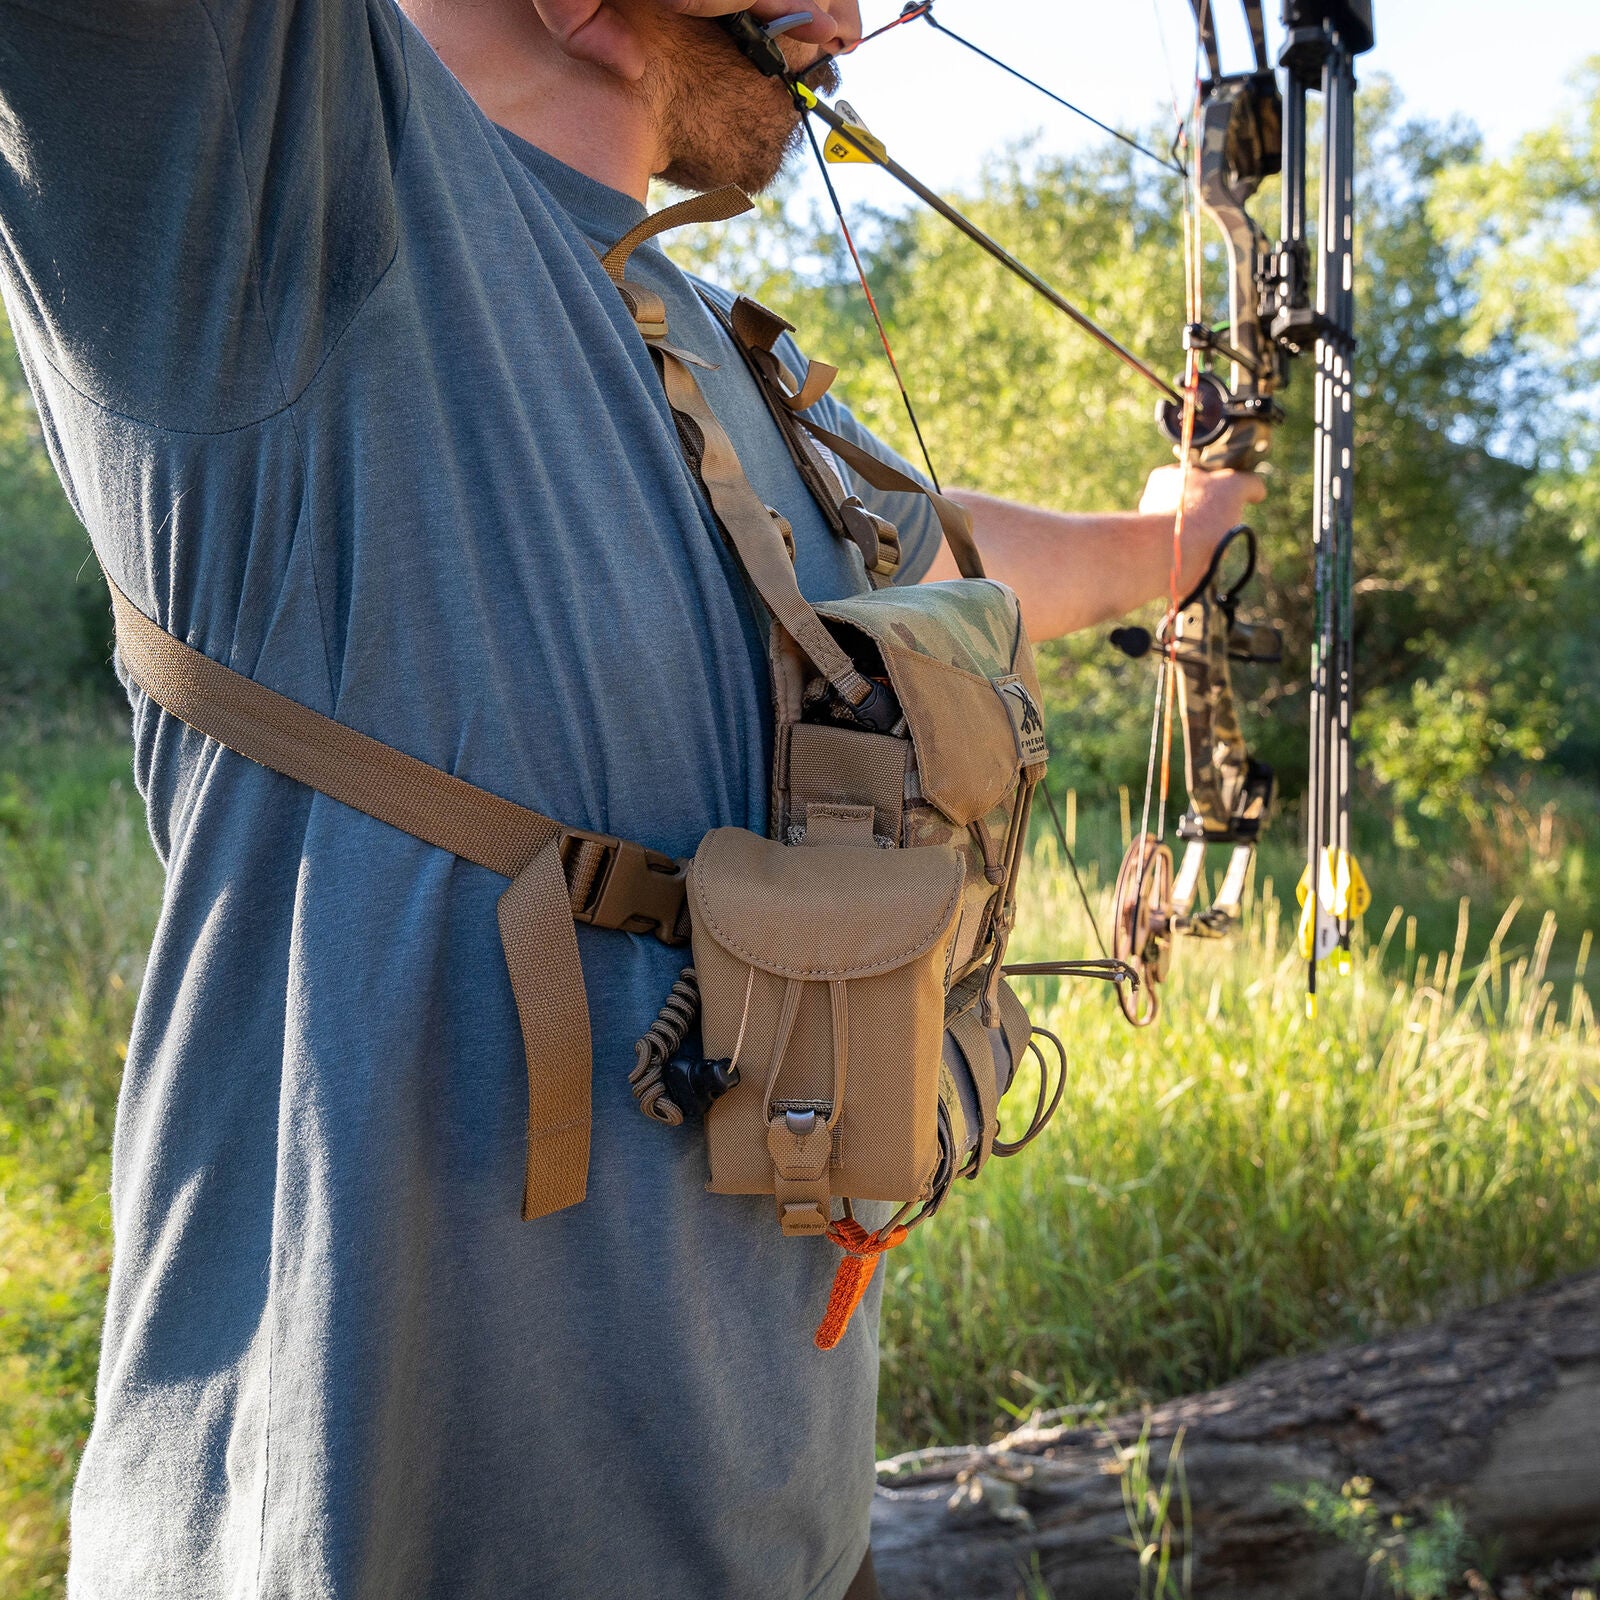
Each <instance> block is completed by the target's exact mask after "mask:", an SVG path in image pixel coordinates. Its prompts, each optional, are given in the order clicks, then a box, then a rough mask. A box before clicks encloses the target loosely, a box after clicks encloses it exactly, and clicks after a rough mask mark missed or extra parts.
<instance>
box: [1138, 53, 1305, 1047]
mask: <svg viewBox="0 0 1600 1600" xmlns="http://www.w3.org/2000/svg"><path fill="white" fill-rule="evenodd" d="M1196 146H1197V150H1196V161H1197V171H1196V174H1195V187H1196V191H1197V197H1198V202H1199V208H1200V210H1201V212H1202V213H1203V214H1204V215H1205V216H1207V217H1209V218H1210V219H1211V221H1212V222H1213V223H1215V225H1216V227H1217V229H1218V231H1219V232H1220V233H1221V235H1222V238H1223V242H1224V245H1225V247H1226V252H1227V268H1228V329H1227V333H1226V335H1223V334H1221V333H1219V332H1217V331H1216V330H1214V329H1212V328H1210V327H1208V326H1206V325H1205V324H1203V323H1199V322H1195V323H1191V324H1190V325H1189V326H1188V327H1187V328H1186V329H1185V330H1184V348H1185V349H1186V350H1187V351H1192V352H1194V353H1195V360H1196V363H1197V364H1196V370H1195V379H1194V384H1193V386H1192V389H1191V390H1190V396H1191V398H1190V401H1189V403H1190V404H1192V406H1193V408H1194V415H1193V418H1192V420H1191V421H1189V433H1188V436H1187V437H1188V441H1189V444H1190V464H1191V465H1192V466H1193V467H1196V468H1199V469H1200V470H1203V471H1217V470H1221V469H1224V468H1234V469H1239V470H1250V469H1251V468H1254V467H1255V466H1257V465H1258V464H1259V463H1260V462H1261V461H1262V459H1263V458H1264V457H1265V455H1266V453H1267V451H1268V449H1269V448H1270V446H1271V443H1272V431H1273V429H1274V427H1276V426H1277V424H1278V423H1279V422H1281V421H1282V420H1283V411H1282V408H1281V407H1280V406H1279V404H1278V402H1277V399H1276V398H1275V393H1276V390H1277V389H1278V387H1279V385H1280V384H1281V383H1282V382H1283V379H1284V371H1283V364H1282V361H1283V358H1282V356H1281V354H1280V352H1279V349H1278V347H1277V345H1276V344H1275V343H1274V341H1273V339H1272V337H1271V335H1270V333H1269V332H1268V330H1267V328H1266V327H1265V324H1264V318H1263V305H1262V299H1263V291H1262V285H1263V280H1264V274H1263V265H1264V262H1265V260H1266V257H1267V254H1268V247H1267V240H1266V236H1265V235H1264V234H1263V232H1262V230H1261V228H1260V227H1259V226H1258V225H1257V223H1256V221H1255V219H1254V218H1253V217H1252V216H1251V215H1250V213H1249V211H1248V210H1247V209H1246V204H1247V202H1248V201H1249V199H1250V197H1251V196H1252V195H1253V194H1254V193H1255V192H1256V190H1257V189H1258V188H1259V187H1260V185H1261V182H1262V180H1263V179H1265V178H1267V177H1269V176H1270V175H1272V174H1273V173H1275V172H1277V171H1278V170H1279V168H1280V165H1281V159H1282V100H1281V97H1280V95H1279V91H1278V84H1277V79H1276V76H1275V75H1274V74H1273V73H1272V72H1270V71H1257V72H1253V73H1242V74H1239V75H1237V76H1234V77H1229V78H1213V80H1212V81H1211V82H1210V84H1208V85H1207V87H1206V90H1205V93H1204V95H1203V98H1202V100H1201V103H1200V107H1199V113H1198V118H1197V130H1196ZM1196 248H1198V241H1196ZM1219 362H1221V363H1226V365H1227V368H1228V380H1227V382H1224V381H1223V379H1222V377H1220V376H1219V375H1218V373H1217V371H1216V365H1217V363H1219ZM1157 419H1158V421H1159V422H1160V424H1161V426H1162V429H1163V431H1165V432H1166V433H1167V435H1168V437H1170V438H1171V439H1172V440H1173V441H1174V443H1175V444H1178V445H1179V447H1180V448H1182V445H1183V442H1184V441H1185V437H1186V436H1185V422H1186V420H1189V419H1186V418H1185V415H1184V407H1183V406H1181V405H1174V404H1173V403H1172V402H1171V401H1163V402H1162V403H1161V405H1160V406H1159V408H1158V411H1157ZM1241 541H1242V542H1243V543H1244V545H1245V547H1246V549H1247V552H1248V557H1247V563H1246V566H1245V569H1244V571H1243V573H1242V575H1241V576H1240V577H1238V578H1237V579H1236V580H1234V581H1233V583H1232V584H1230V585H1229V586H1228V587H1226V588H1224V587H1223V580H1222V568H1223V558H1224V556H1225V554H1226V552H1227V551H1228V550H1229V549H1230V547H1232V546H1233V545H1234V544H1236V543H1239V542H1241ZM1255 564H1256V537H1255V534H1254V532H1253V531H1252V530H1251V529H1249V528H1248V527H1244V526H1242V525H1241V526H1240V527H1237V528H1235V529H1233V530H1232V531H1231V532H1230V533H1229V534H1228V535H1227V537H1226V538H1225V539H1224V540H1223V541H1222V543H1221V544H1220V545H1219V546H1218V548H1217V552H1216V554H1215V556H1214V557H1213V559H1212V562H1211V565H1210V568H1209V570H1208V571H1207V573H1206V575H1205V577H1204V578H1203V579H1202V580H1201V582H1200V583H1199V584H1198V585H1197V586H1196V588H1195V589H1194V590H1193V592H1192V593H1190V594H1189V595H1188V596H1186V597H1185V598H1183V599H1182V600H1180V601H1178V602H1177V603H1176V604H1175V605H1174V606H1173V608H1172V610H1171V611H1170V612H1169V613H1168V615H1167V617H1166V618H1165V619H1164V620H1163V622H1162V624H1161V626H1160V628H1159V629H1158V630H1157V631H1156V634H1155V637H1154V639H1151V637H1150V635H1149V634H1147V633H1145V632H1144V630H1142V629H1119V630H1118V631H1117V633H1115V634H1113V635H1112V639H1113V642H1114V643H1116V644H1117V645H1119V647H1120V648H1122V649H1123V650H1125V651H1126V652H1127V653H1129V654H1131V655H1142V654H1144V653H1146V652H1147V651H1149V650H1150V649H1152V648H1153V649H1154V650H1155V651H1156V652H1157V653H1158V654H1159V655H1160V656H1161V658H1162V671H1163V673H1166V672H1169V671H1170V672H1173V673H1175V674H1176V678H1177V685H1176V688H1177V701H1178V710H1179V718H1180V720H1181V722H1182V726H1183V743H1184V776H1185V782H1186V786H1187V789H1188V794H1189V807H1188V810H1187V811H1186V812H1185V813H1184V815H1183V817H1182V819H1181V820H1180V821H1179V823H1178V830H1177V831H1178V837H1179V838H1180V839H1182V840H1184V841H1185V849H1184V853H1183V858H1182V861H1181V862H1180V863H1179V865H1178V867H1177V869H1176V871H1174V868H1173V861H1172V853H1171V851H1170V849H1169V848H1168V847H1167V846H1166V844H1165V843H1163V842H1162V840H1161V839H1160V838H1159V837H1158V836H1156V835H1151V834H1146V833H1141V835H1140V836H1139V837H1138V838H1137V839H1135V840H1134V841H1133V843H1132V844H1131V845H1130V846H1129V848H1128V851H1127V854H1126V856H1125V857H1124V859H1123V863H1122V869H1121V871H1120V872H1119V874H1118V877H1117V887H1116V892H1115V894H1114V897H1113V902H1112V953H1113V954H1114V955H1115V956H1117V957H1119V958H1120V959H1123V960H1126V961H1128V962H1129V963H1130V964H1131V965H1132V966H1133V968H1134V970H1135V971H1136V972H1137V973H1138V974H1139V976H1140V979H1141V982H1140V985H1139V988H1138V989H1137V990H1136V991H1133V992H1131V993H1130V992H1128V991H1126V990H1119V992H1118V999H1119V1001H1120V1002H1121V1004H1122V1010H1123V1013H1124V1015H1125V1016H1126V1017H1127V1018H1128V1020H1129V1021H1130V1022H1132V1023H1133V1024H1134V1026H1135V1027H1147V1026H1148V1025H1149V1024H1150V1023H1152V1022H1153V1021H1155V1018H1156V1016H1157V1014H1158V1012H1159V1010H1160V1004H1161V1002H1160V985H1161V982H1162V980H1163V979H1164V978H1165V977H1166V975H1167V973H1168V971H1169V969H1170V965H1171V960H1172V941H1173V939H1174V937H1175V936H1177V935H1179V934H1190V935H1195V936H1199V937H1203V938H1220V937H1222V936H1223V935H1225V934H1226V933H1228V932H1229V931H1230V930H1231V929H1232V927H1233V926H1234V924H1235V923H1236V922H1237V921H1238V918H1239V909H1240V903H1241V900H1242V898H1243V895H1244V889H1245V885H1246V882H1247V880H1248V877H1249V871H1250V863H1251V860H1252V859H1253V857H1254V854H1255V847H1256V840H1257V838H1258V837H1259V835H1260V832H1261V829H1262V827H1263V826H1264V825H1265V823H1266V821H1267V817H1268V815H1269V813H1270V811H1271V808H1272V802H1273V799H1274V796H1275V794H1276V790H1277V782H1276V779H1275V778H1274V776H1273V772H1272V769H1271V768H1270V767H1268V766H1266V765H1265V763H1263V762H1261V761H1258V760H1256V759H1255V758H1254V757H1253V756H1252V755H1251V754H1250V753H1249V750H1248V749H1247V748H1246V745H1245V740H1244V734H1243V732H1242V730H1241V728H1240V725H1239V714H1238V707H1237V705H1236V703H1235V700H1234V693H1233V679H1232V673H1231V670H1230V663H1231V662H1234V661H1244V662H1275V661H1278V660H1280V659H1281V657H1282V642H1281V639H1280V638H1279V636H1278V634H1277V631H1276V630H1275V629H1271V628H1264V627H1259V626H1257V627H1252V626H1248V625H1245V624H1242V623H1240V622H1239V620H1238V615H1237V613H1238V602H1239V594H1240V591H1241V590H1242V589H1243V588H1244V586H1245V584H1247V583H1248V582H1249V580H1250V578H1251V577H1252V575H1253V574H1254V572H1255ZM1152 766H1153V764H1152ZM1211 845H1228V846H1231V847H1232V854H1231V856H1230V857H1229V861H1228V865H1227V869H1226V871H1225V873H1224V875H1223V879H1222V882H1221V885H1220V886H1219V887H1218V888H1217V890H1216V892H1215V894H1214V895H1213V896H1212V898H1211V902H1210V904H1209V905H1207V906H1206V907H1205V908H1204V909H1203V910H1200V911H1196V910H1195V902H1196V900H1197V899H1198V897H1199V891H1200V880H1201V875H1202V871H1203V869H1204V866H1205V860H1206V851H1207V848H1208V847H1209V846H1211Z"/></svg>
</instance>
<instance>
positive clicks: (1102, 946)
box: [801, 16, 1111, 961]
mask: <svg viewBox="0 0 1600 1600" xmlns="http://www.w3.org/2000/svg"><path fill="white" fill-rule="evenodd" d="M912 20H913V18H912V17H910V16H905V17H902V18H901V19H900V21H906V22H909V21H912ZM895 25H896V24H891V25H890V26H895ZM879 31H880V32H883V31H886V30H882V29H880V30H879ZM801 124H802V126H803V127H804V128H805V130H806V140H807V142H808V143H809V144H810V146H811V153H812V154H813V155H814V156H815V157H816V158H817V170H818V171H819V172H820V173H821V174H822V182H823V185H824V187H825V188H826V189H827V191H828V199H829V201H830V202H831V203H832V206H833V214H834V215H835V216H836V217H837V218H838V219H839V228H840V231H841V232H842V233H843V235H844V241H845V244H846V246H847V247H848V248H849V251H850V259H851V260H852V261H853V262H854V263H855V268H856V276H857V278H859V279H860V282H861V292H862V293H863V294H864V295H865V296H866V300H867V305H868V306H869V307H870V308H871V311H872V320H873V323H874V324H875V325H876V327H877V330H878V337H879V339H881V340H882V341H883V353H884V354H885V355H886V356H887V357H888V358H889V366H890V369H891V370H892V371H893V373H894V381H895V384H896V385H897V387H898V388H899V390H900V399H901V400H902V402H903V403H904V405H905V408H906V415H907V416H908V417H909V418H910V419H911V430H912V432H913V433H915V434H916V436H917V446H918V448H919V449H920V450H921V451H922V459H923V462H924V464H925V465H926V466H927V469H928V477H929V478H930V479H931V480H932V482H933V486H934V488H935V489H940V490H941V492H942V489H941V485H940V483H939V474H938V472H937V471H936V470H935V468H934V465H933V457H932V456H931V455H930V454H929V451H928V444H927V441H926V440H925V439H924V438H923V436H922V428H921V425H920V424H919V423H918V421H917V409H916V407H915V405H913V404H912V401H911V391H910V390H909V389H908V388H907V387H906V383H905V379H904V378H903V377H902V376H901V374H900V363H899V362H898V361H896V360H895V354H894V346H893V345H892V344H891V343H890V340H889V333H888V330H887V329H886V328H885V327H884V325H883V318H882V316H881V315H880V314H879V311H878V302H877V300H876V298H875V297H874V296H873V293H872V283H871V280H870V279H869V278H868V276H867V269H866V265H865V263H864V262H863V261H862V259H861V253H860V251H859V250H857V249H856V242H855V238H854V237H853V235H852V234H851V232H850V224H849V222H848V220H847V219H846V217H845V214H844V206H843V204H842V203H841V202H840V200H839V191H838V190H837V189H836V188H835V187H834V183H833V177H832V175H831V174H830V173H829V171H828V163H827V159H826V157H825V156H824V155H823V153H822V147H821V146H820V145H819V144H818V143H817V135H816V131H815V129H813V128H812V126H811V119H810V117H802V118H801ZM1039 789H1040V791H1041V793H1042V794H1043V795H1044V803H1045V809H1046V810H1047V811H1048V812H1049V813H1050V820H1051V822H1052V823H1054V824H1055V832H1056V837H1057V839H1059V840H1060V842H1061V849H1062V853H1063V854H1064V855H1065V856H1066V858H1067V865H1068V867H1069V868H1071V871H1072V881H1073V883H1074V884H1076V885H1077V889H1078V898H1079V900H1080V901H1082V903H1083V913H1084V915H1085V916H1086V917H1087V918H1088V919H1089V927H1090V929H1091V930H1092V931H1093V933H1094V942H1095V944H1096V945H1097V946H1098V947H1099V950H1100V955H1101V957H1102V959H1104V960H1106V961H1109V960H1110V959H1111V954H1110V952H1109V951H1108V950H1107V949H1106V941H1105V936H1104V934H1102V933H1101V931H1100V919H1099V918H1098V917H1097V916H1096V915H1095V911H1094V906H1093V904H1092V903H1091V901H1090V899H1089V891H1088V889H1087V888H1086V887H1085V885H1084V881H1083V874H1082V873H1081V872H1080V871H1079V870H1078V859H1077V856H1076V855H1075V854H1074V853H1073V849H1072V846H1071V844H1070V843H1069V842H1068V840H1067V830H1066V828H1065V826H1064V825H1063V824H1062V821H1061V816H1060V813H1059V812H1058V811H1057V809H1056V802H1055V796H1054V795H1052V794H1051V793H1050V785H1049V784H1048V783H1047V782H1045V781H1044V780H1043V779H1040V781H1039Z"/></svg>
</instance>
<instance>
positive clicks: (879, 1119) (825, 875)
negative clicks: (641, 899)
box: [688, 579, 1046, 1235]
mask: <svg viewBox="0 0 1600 1600" xmlns="http://www.w3.org/2000/svg"><path fill="white" fill-rule="evenodd" d="M817 614H818V615H819V616H820V617H821V618H822V620H823V622H824V623H825V625H826V626H827V627H828V629H829V631H830V632H831V633H832V635H833V636H834V638H835V639H837V640H838V642H839V643H840V644H841V645H842V646H843V647H844V649H845V650H846V651H847V652H848V653H849V655H850V657H851V659H852V661H853V663H854V665H855V666H856V668H857V670H858V671H859V672H860V673H861V674H862V675H863V676H864V677H865V678H867V679H868V680H869V681H871V682H872V683H874V684H875V685H877V686H878V691H879V694H878V697H877V702H876V705H875V716H876V725H875V726H873V727H863V726H861V725H860V720H861V719H860V717H859V715H858V713H857V710H856V708H853V707H847V706H844V705H842V704H841V703H839V701H838V699H837V697H832V696H830V695H829V692H828V684H827V682H826V680H823V679H821V678H820V677H819V676H818V674H817V673H816V671H815V670H814V668H812V667H811V665H810V662H809V661H808V659H807V657H806V656H805V654H804V653H803V652H801V651H799V650H798V649H797V648H795V647H794V646H793V644H792V641H788V640H787V638H786V636H785V635H784V634H783V632H782V630H781V629H779V630H776V647H775V650H774V683H775V701H776V706H777V759H776V767H775V774H774V793H773V811H774V833H775V835H776V837H775V838H772V839H762V838H759V837H758V836H756V835H755V834H752V833H747V832H744V831H742V830H739V829H721V830H718V831H717V832H715V833H712V834H710V835H708V836H707V838H706V840H705V841H704V842H703V843H702V845H701V847H700V850H699V853H698V854H697V855H696V857H695V860H694V864H693V867H692V869H691V871H690V874H689V880H688V901H689V911H690V917H691V922H692V926H693V938H694V965H695V972H696V974H697V975H698V980H699V989H700V1003H701V1030H702V1037H703V1042H704V1047H705V1054H706V1056H707V1057H708V1058H715V1059H716V1060H717V1061H718V1063H719V1065H721V1066H724V1067H726V1068H727V1072H726V1075H727V1076H728V1077H736V1078H737V1084H736V1086H735V1087H734V1088H732V1089H731V1090H729V1091H728V1092H727V1093H726V1094H725V1095H723V1096H722V1097H721V1098H720V1099H718V1100H716V1102H715V1103H714V1104H712V1105H711V1106H710V1108H709V1109H708V1111H707V1112H706V1123H705V1126H706V1138H707V1142H708V1145H709V1150H710V1158H711V1189H712V1191H713V1192H715V1193H721V1194H773V1195H774V1196H775V1197H776V1200H777V1206H778V1216H779V1220H780V1221H781V1223H782V1225H783V1229H784V1232H785V1233H788V1234H801V1235H803V1234H816V1233H822V1232H825V1231H826V1230H827V1228H828V1224H829V1221H830V1215H831V1213H830V1206H831V1203H832V1201H833V1200H835V1199H847V1200H868V1199H870V1200H888V1201H894V1202H896V1203H898V1204H899V1205H901V1206H902V1207H906V1206H909V1205H911V1204H912V1203H920V1204H921V1205H922V1206H923V1207H924V1214H927V1213H928V1212H931V1211H932V1210H933V1209H934V1208H936V1207H937V1205H938V1204H939V1203H940V1202H941V1201H942V1200H943V1198H944V1196H945V1194H946V1193H947V1192H948V1189H949V1186H950V1184H951V1182H952V1181H953V1180H954V1178H955V1177H957V1176H961V1175H967V1176H971V1175H975V1174H976V1172H977V1171H978V1169H979V1168H980V1167H981V1166H982V1165H983V1163H984V1162H985V1161H986V1160H987V1159H988V1157H989V1155H990V1153H991V1152H992V1151H993V1150H994V1148H995V1143H996V1137H997V1134H998V1130H999V1101H1000V1098H1001V1097H1002V1096H1003V1094H1004V1093H1005V1091H1006V1089H1007V1088H1008V1087H1009V1085H1010V1082H1011V1080H1012V1078H1013V1076H1014V1074H1015V1070H1016V1066H1017V1064H1018V1062H1019V1060H1020V1057H1021V1055H1022V1053H1023V1052H1024V1051H1025V1050H1026V1049H1027V1046H1028V1038H1029V1033H1030V1030H1029V1028H1028V1023H1027V1017H1026V1015H1025V1013H1024V1012H1023V1009H1022V1006H1021V1005H1020V1003H1019V1002H1018V1001H1017V1000H1016V998H1015V996H1013V995H1012V994H1011V993H1010V991H1009V990H1008V989H1006V988H1005V986H1004V983H1003V981H1002V975H1001V962H1002V959H1003V956H1004V951H1005V946H1006V941H1007V938H1008V936H1009V933H1010V930H1011V926H1012V922H1013V920H1014V916H1015V887H1016V880H1017V872H1018V868H1019V865H1020V861H1021V857H1022V851H1023V846H1024V843H1025V839H1026V830H1027V819H1028V808H1029V802H1030V800H1031V797H1032V793H1033V789H1034V786H1035V784H1036V783H1037V782H1038V779H1039V777H1040V775H1041V773H1042V772H1043V770H1044V761H1045V759H1046V752H1045V749H1044V739H1043V727H1042V723H1041V720H1040V718H1039V713H1038V681H1037V679H1036V677H1035V675H1034V668H1033V660H1032V653H1031V651H1030V649H1029V646H1028V641H1027V636H1026V634H1025V633H1024V631H1023V629H1022V624H1021V619H1020V615H1019V611H1018V607H1017V602H1016V598H1015V596H1014V595H1012V593H1011V592H1010V590H1008V589H1006V588H1005V587H1004V586H1003V585H1000V584H996V583H992V582H989V581H987V580H981V579H980V580H967V581H960V582H954V583H942V584H930V585H921V586H917V587H914V588H911V589H882V590H878V591H876V592H875V593H872V594H868V595H861V596H857V597H855V598H852V599H849V600H842V601H836V602H830V603H828V604H825V605H821V606H818V607H817ZM730 1064H731V1065H730Z"/></svg>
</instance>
